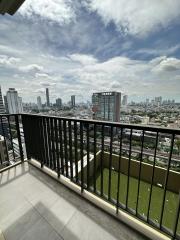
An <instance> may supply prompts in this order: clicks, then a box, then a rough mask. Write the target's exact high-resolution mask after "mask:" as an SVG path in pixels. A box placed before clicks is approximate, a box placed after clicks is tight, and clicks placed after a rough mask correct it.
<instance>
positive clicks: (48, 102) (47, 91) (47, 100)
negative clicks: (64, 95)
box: [46, 88, 50, 107]
mask: <svg viewBox="0 0 180 240" xmlns="http://www.w3.org/2000/svg"><path fill="white" fill-rule="evenodd" d="M46 106H47V107H50V101H49V88H46Z"/></svg>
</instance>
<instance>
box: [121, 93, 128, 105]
mask: <svg viewBox="0 0 180 240" xmlns="http://www.w3.org/2000/svg"><path fill="white" fill-rule="evenodd" d="M127 104H128V96H127V95H124V96H123V99H122V105H123V106H127Z"/></svg>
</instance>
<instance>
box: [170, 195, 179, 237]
mask: <svg viewBox="0 0 180 240" xmlns="http://www.w3.org/2000/svg"><path fill="white" fill-rule="evenodd" d="M179 212H180V191H179V199H178V207H177V210H176V218H175V224H174V229H173V235H172V236H173V238H172V239H176V235H177V228H178V222H179Z"/></svg>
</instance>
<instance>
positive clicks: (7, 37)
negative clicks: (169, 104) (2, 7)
mask: <svg viewBox="0 0 180 240" xmlns="http://www.w3.org/2000/svg"><path fill="white" fill-rule="evenodd" d="M122 6H123V7H122ZM45 8H46V9H45ZM116 9H119V11H116ZM121 9H124V10H123V11H121ZM179 9H180V2H179V1H178V0H175V1H174V2H173V4H172V3H171V1H164V2H163V3H161V4H159V3H158V2H157V1H151V8H149V5H148V3H147V2H146V1H143V0H141V1H138V2H137V1H134V2H133V1H128V2H124V1H123V0H116V1H114V2H113V4H112V3H111V1H109V0H105V1H98V0H97V1H94V0H90V1H86V0H85V1H72V0H69V1H67V0H58V1H55V0H52V1H50V2H49V1H47V2H46V4H44V1H42V0H39V1H38V2H37V1H34V0H27V1H25V3H24V4H23V5H22V8H20V10H19V11H18V12H17V13H16V14H15V15H14V16H13V18H12V17H10V16H6V15H5V16H0V29H1V38H0V70H1V71H0V85H2V91H5V88H10V87H14V88H16V89H17V90H18V92H19V93H20V95H21V96H22V97H23V99H24V101H25V102H30V101H32V100H33V99H36V97H37V96H41V97H43V96H44V95H43V94H44V88H46V87H48V88H49V90H50V92H51V99H52V100H53V101H55V99H56V98H58V97H61V98H62V99H64V101H68V99H69V96H71V95H76V100H77V102H78V101H87V100H90V99H91V96H92V93H93V92H99V91H120V92H122V93H123V94H124V95H128V96H129V100H130V101H131V100H135V101H136V100H141V99H142V100H143V99H145V98H147V97H148V98H149V97H151V96H152V97H155V96H159V95H161V96H162V97H163V98H170V99H172V98H174V99H175V100H176V101H180V95H179V91H180V44H179V38H180V32H179V31H178V29H179V27H180V21H179V19H180V12H179ZM124 13H125V14H124ZM157 16H158V17H157ZM18 28H20V29H21V31H17V29H18ZM58 36H61V37H60V38H59V37H58Z"/></svg>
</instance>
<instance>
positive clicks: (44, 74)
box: [35, 72, 50, 78]
mask: <svg viewBox="0 0 180 240" xmlns="http://www.w3.org/2000/svg"><path fill="white" fill-rule="evenodd" d="M35 77H36V78H50V76H49V75H48V74H47V73H38V72H37V73H36V74H35Z"/></svg>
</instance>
